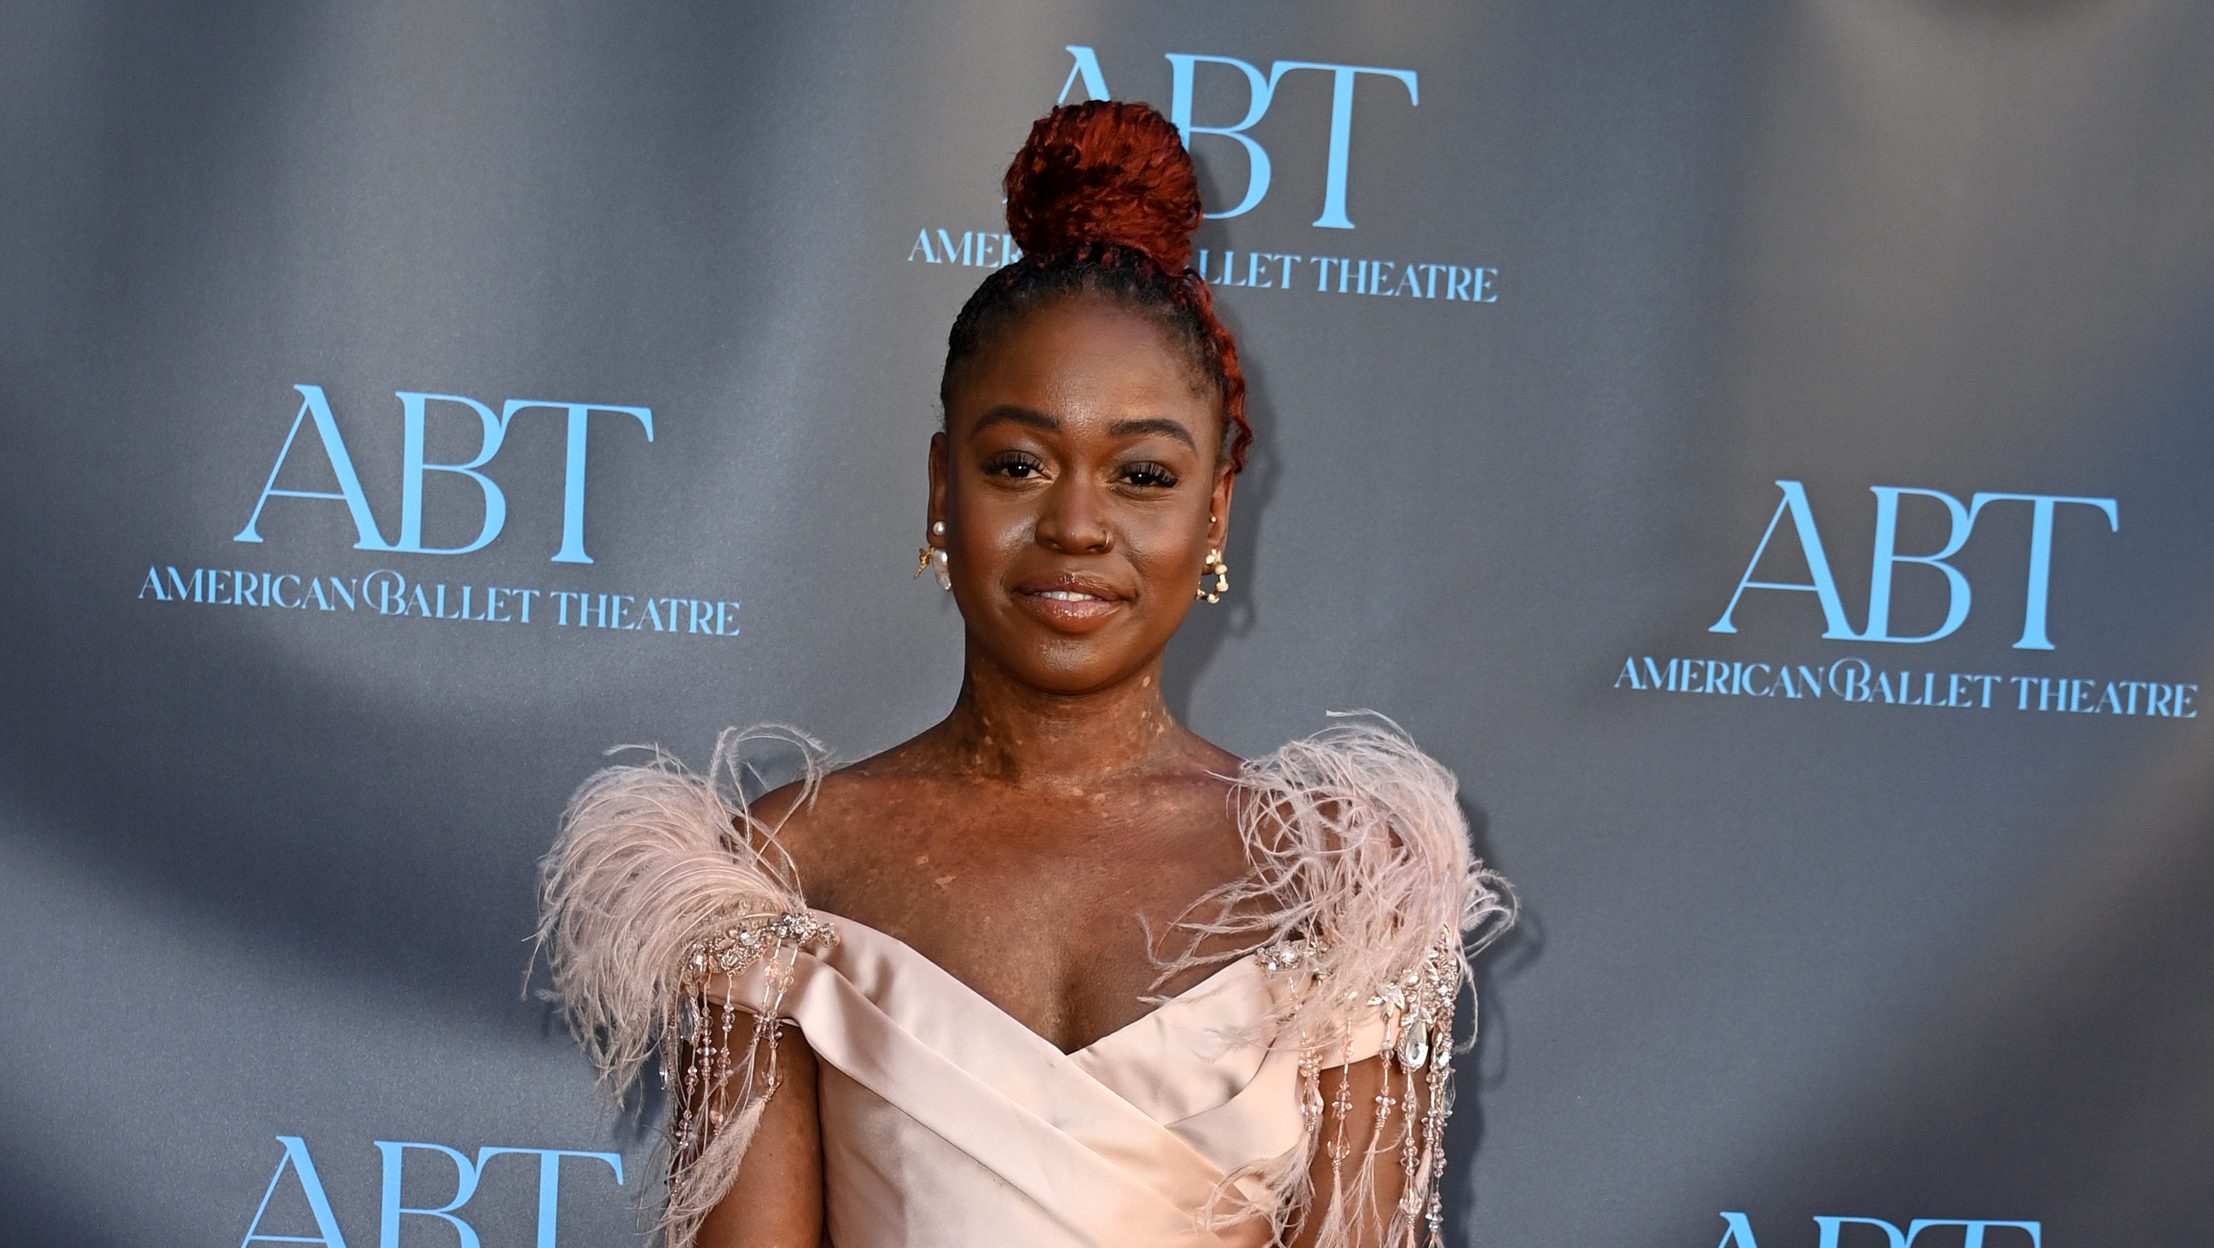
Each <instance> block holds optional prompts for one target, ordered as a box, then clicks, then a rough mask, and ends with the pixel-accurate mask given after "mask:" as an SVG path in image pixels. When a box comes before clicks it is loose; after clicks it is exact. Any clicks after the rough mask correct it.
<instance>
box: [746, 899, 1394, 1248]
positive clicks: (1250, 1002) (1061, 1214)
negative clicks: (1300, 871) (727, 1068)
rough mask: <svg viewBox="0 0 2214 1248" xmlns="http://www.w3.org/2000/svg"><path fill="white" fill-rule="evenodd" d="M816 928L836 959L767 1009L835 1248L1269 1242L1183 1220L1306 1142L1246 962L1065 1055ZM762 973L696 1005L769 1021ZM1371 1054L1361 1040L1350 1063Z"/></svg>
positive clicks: (1376, 1035)
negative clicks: (785, 1030) (792, 1040)
mask: <svg viewBox="0 0 2214 1248" xmlns="http://www.w3.org/2000/svg"><path fill="white" fill-rule="evenodd" d="M809 913H810V915H811V916H812V917H813V918H815V919H816V920H817V921H818V922H820V923H822V924H823V925H824V926H825V927H826V928H827V929H828V930H830V931H832V932H835V933H836V936H837V939H836V943H834V944H830V945H829V946H828V947H826V948H821V949H809V950H802V951H799V952H798V953H797V954H796V955H795V956H794V957H793V958H792V959H791V961H790V962H789V963H788V964H787V965H788V966H789V968H790V971H789V975H790V978H789V980H788V982H787V983H786V984H785V986H784V988H783V991H782V993H781V997H780V999H777V1000H776V1001H775V1005H774V1009H775V1011H776V1013H777V1014H778V1015H779V1016H780V1017H783V1018H786V1019H789V1020H790V1021H791V1022H792V1023H793V1024H794V1025H796V1026H797V1027H798V1028H799V1029H800V1031H801V1032H802V1033H803V1034H804V1035H805V1036H806V1038H807V1042H808V1044H809V1046H810V1047H811V1048H812V1049H813V1050H814V1052H815V1056H816V1058H817V1060H818V1061H819V1062H820V1064H821V1065H822V1067H823V1068H824V1071H823V1076H822V1078H821V1080H820V1083H819V1093H818V1095H819V1112H820V1114H821V1120H822V1138H823V1152H824V1192H825V1200H826V1203H827V1216H828V1220H829V1232H830V1239H831V1242H832V1243H833V1244H834V1245H836V1248H907V1246H909V1245H949V1244H967V1243H984V1242H994V1243H1008V1244H1023V1245H1033V1246H1036V1248H1063V1246H1066V1248H1078V1246H1088V1245H1107V1244H1113V1245H1119V1246H1124V1248H1231V1246H1244V1245H1259V1244H1262V1243H1264V1242H1266V1239H1267V1234H1268V1226H1267V1224H1266V1222H1265V1221H1263V1220H1260V1219H1256V1218H1245V1219H1243V1220H1240V1221H1238V1222H1235V1223H1233V1224H1231V1225H1228V1226H1224V1227H1220V1228H1216V1229H1213V1230H1202V1229H1199V1228H1198V1227H1197V1226H1196V1225H1195V1222H1194V1218H1193V1211H1194V1210H1197V1209H1200V1208H1202V1207H1204V1206H1205V1205H1207V1204H1208V1202H1209V1201H1210V1200H1211V1199H1213V1197H1214V1194H1215V1186H1216V1185H1217V1184H1219V1183H1224V1182H1225V1181H1227V1180H1229V1176H1230V1175H1231V1174H1233V1173H1234V1172H1235V1171H1237V1170H1238V1169H1240V1168H1241V1167H1243V1166H1245V1165H1246V1164H1247V1163H1249V1162H1251V1161H1252V1160H1253V1159H1254V1158H1257V1157H1270V1156H1276V1155H1278V1154H1281V1153H1283V1152H1285V1151H1286V1150H1289V1149H1291V1148H1293V1147H1294V1146H1295V1145H1297V1144H1298V1143H1299V1139H1300V1131H1301V1120H1300V1110H1299V1090H1298V1085H1297V1075H1298V1059H1297V1055H1296V1054H1294V1053H1293V1052H1291V1051H1289V1050H1287V1049H1283V1048H1278V1047H1274V1046H1270V1045H1267V1044H1265V1043H1257V1042H1256V1041H1255V1039H1254V1038H1253V1037H1252V1036H1251V1035H1250V1032H1251V1030H1252V1028H1253V1027H1254V1025H1255V1024H1257V1023H1260V1022H1261V1021H1262V1020H1264V1019H1265V1018H1266V1017H1267V1016H1268V1015H1269V1012H1270V1006H1271V1004H1272V995H1273V993H1274V992H1275V991H1277V990H1278V989H1277V986H1276V984H1275V983H1274V982H1273V980H1272V973H1271V972H1270V971H1268V970H1267V969H1266V968H1264V966H1263V965H1262V964H1261V963H1260V962H1259V961H1257V960H1256V959H1254V958H1251V957H1242V958H1238V959H1235V960H1233V961H1231V962H1229V963H1228V964H1226V965H1224V966H1223V967H1222V968H1221V969H1219V970H1217V971H1215V972H1214V973H1213V974H1211V975H1209V976H1207V978H1205V979H1204V980H1202V981H1200V982H1199V983H1196V984H1193V985H1192V986H1191V987H1189V988H1187V989H1186V990H1185V991H1183V992H1181V993H1178V994H1176V995H1175V996H1172V997H1169V998H1167V999H1165V1000H1163V1001H1161V1002H1159V1003H1158V1004H1157V1005H1155V1006H1154V1008H1152V1009H1151V1010H1150V1011H1148V1012H1147V1013H1146V1014H1144V1015H1142V1016H1141V1017H1139V1018H1137V1019H1136V1020H1134V1021H1132V1022H1130V1023H1129V1024H1127V1025H1125V1026H1123V1027H1121V1028H1118V1029H1117V1030H1115V1031H1113V1032H1111V1033H1109V1034H1107V1035H1105V1036H1102V1037H1100V1038H1099V1039H1097V1040H1094V1041H1093V1042H1091V1043H1090V1044H1087V1045H1085V1046H1084V1047H1083V1048H1081V1049H1078V1050H1076V1051H1075V1052H1073V1053H1063V1052H1061V1051H1060V1049H1058V1048H1057V1047H1055V1046H1054V1045H1053V1044H1052V1043H1051V1042H1050V1041H1048V1040H1046V1039H1045V1038H1044V1037H1042V1036H1040V1035H1038V1034H1037V1033H1036V1032H1033V1031H1031V1030H1030V1029H1029V1028H1027V1027H1025V1026H1024V1025H1023V1024H1022V1023H1020V1022H1018V1021H1016V1020H1015V1019H1014V1018H1013V1017H1011V1016H1010V1015H1008V1014H1007V1013H1006V1012H1005V1011H1004V1010H1002V1009H1000V1008H999V1007H998V1006H997V1005H995V1004H993V1003H992V1002H991V1001H990V1000H988V999H986V998H985V997H984V996H983V995H981V994H980V993H978V992H976V991H975V990H974V989H972V988H970V987H969V986H968V985H966V984H964V983H963V982H961V980H959V979H958V978H956V977H954V976H953V975H952V974H950V973H948V972H947V971H945V970H943V969H942V968H940V967H939V966H938V965H937V964H936V963H934V962H932V961H930V960H929V959H928V958H926V957H924V956H923V955H922V954H921V953H919V952H917V951H916V950H915V949H913V948H912V947H910V946H908V945H907V944H906V943H905V942H903V941H901V940H899V939H898V938H896V937H894V936H891V935H889V934H887V933H884V932H881V931H878V930H877V929H875V928H872V927H868V926H866V925H864V924H861V923H858V922H855V921H853V920H851V919H846V918H843V917H840V916H838V915H834V914H829V913H826V912H823V911H810V912H809ZM772 965H774V963H772V962H765V961H764V962H755V963H754V964H753V965H752V966H750V967H749V968H748V969H747V970H746V971H745V972H743V973H741V974H738V975H735V976H730V977H727V979H726V977H722V976H713V975H711V976H710V977H709V979H708V985H707V987H708V995H709V996H710V997H711V998H717V999H721V1000H724V1001H727V1002H729V1003H732V1004H736V1005H739V1006H741V1007H743V1008H745V1009H747V1010H749V1011H753V1012H758V1011H761V1010H763V1009H766V1008H770V1006H771V1001H772V998H777V996H778V994H775V993H772V992H771V991H770V990H769V988H768V985H767V983H766V979H767V974H768V970H769V968H770V967H771V966H772ZM1382 1037H1383V1029H1382V1024H1381V1022H1380V1021H1372V1022H1371V1024H1370V1025H1369V1026H1367V1027H1364V1028H1362V1029H1361V1034H1359V1035H1357V1036H1355V1037H1353V1038H1352V1042H1351V1052H1350V1054H1349V1060H1360V1059H1361V1058H1365V1057H1368V1056H1371V1055H1373V1054H1374V1053H1376V1051H1377V1050H1378V1048H1379V1046H1380V1045H1381V1043H1382ZM1243 1181H1244V1182H1245V1183H1246V1184H1248V1185H1253V1184H1255V1183H1256V1180H1254V1179H1252V1178H1250V1177H1248V1178H1246V1179H1245V1180H1243ZM1245 1194H1246V1196H1247V1197H1248V1198H1260V1197H1262V1196H1264V1195H1265V1193H1263V1192H1261V1191H1260V1190H1259V1189H1258V1188H1257V1186H1256V1187H1251V1188H1250V1190H1248V1191H1247V1192H1246V1193H1245ZM980 1219H981V1220H980Z"/></svg>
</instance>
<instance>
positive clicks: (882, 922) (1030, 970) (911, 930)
mask: <svg viewBox="0 0 2214 1248" xmlns="http://www.w3.org/2000/svg"><path fill="white" fill-rule="evenodd" d="M1145 812H1146V813H1145V815H1144V816H1143V817H1139V816H1137V815H1136V814H1134V813H1118V812H1117V811H1116V810H1115V809H1112V808H1106V809H1103V808H1100V807H1097V806H1092V805H1085V806H1079V807H1074V808H1056V807H1050V806H1042V805H1034V806H1031V807H1028V808H1020V809H1013V810H994V809H991V808H990V807H985V806H977V805H972V806H971V807H970V808H969V809H967V810H964V811H961V812H959V813H958V814H950V815H949V814H948V813H946V812H942V811H941V812H927V811H921V810H907V811H904V812H902V813H901V814H897V815H893V816H890V817H885V818H881V819H880V820H879V821H878V822H877V823H876V825H875V826H874V827H873V828H872V829H871V830H870V834H869V835H868V836H867V837H866V838H856V839H852V840H848V841H847V843H846V845H845V846H844V847H843V848H844V850H845V852H844V853H842V854H841V855H840V857H841V859H842V861H840V862H839V863H837V864H836V867H835V869H833V870H829V871H828V872H826V873H824V876H825V878H826V883H827V888H826V889H825V890H824V891H823V892H822V893H820V894H818V896H817V898H816V899H815V904H817V905H818V906H820V907H821V908H823V909H826V910H830V911H832V912H833V913H836V914H842V915H846V916H848V917H850V918H852V919H855V920H857V921H859V922H862V923H865V924H867V925H868V926H870V927H873V928H876V929H877V930H878V931H881V932H883V933H885V934H887V935H889V936H892V937H894V938H896V939H898V940H899V941H900V942H902V943H903V944H906V945H907V946H909V947H910V948H911V949H913V950H914V951H915V952H917V953H919V954H921V955H922V956H923V957H925V958H927V959H928V960H930V961H931V962H933V963H935V964H936V965H937V966H938V967H939V968H941V969H942V970H944V971H946V972H947V973H948V974H950V975H952V976H953V977H954V978H956V979H958V980H960V981H961V982H962V983H963V984H964V985H966V986H967V987H968V988H970V989H971V990H973V991H975V992H976V993H978V994H979V995H981V996H983V997H984V998H985V999H986V1000H988V1001H990V1002H991V1003H992V1004H993V1005H994V1006H995V1007H997V1008H998V1009H999V1010H1001V1011H1002V1012H1003V1013H1005V1014H1007V1015H1008V1016H1009V1017H1011V1018H1013V1019H1014V1020H1015V1021H1017V1022H1019V1023H1021V1024H1022V1025H1023V1026H1025V1027H1027V1028H1028V1029H1030V1030H1031V1031H1033V1032H1035V1033H1037V1034H1038V1035H1040V1036H1043V1037H1045V1038H1046V1039H1047V1040H1049V1041H1051V1042H1053V1043H1054V1044H1055V1045H1056V1047H1059V1048H1060V1049H1062V1050H1063V1051H1065V1052H1067V1051H1074V1050H1076V1049H1078V1048H1081V1047H1083V1046H1084V1045H1086V1044H1088V1043H1090V1042H1091V1041H1093V1040H1096V1039H1098V1038H1099V1037H1100V1036H1103V1035H1106V1034H1108V1033H1110V1032H1112V1031H1115V1030H1117V1029H1118V1028H1120V1027H1122V1026H1124V1025H1126V1024H1128V1023H1129V1022H1132V1021H1134V1020H1135V1019H1137V1018H1139V1017H1141V1016H1143V1015H1144V1014H1145V1013H1146V1012H1147V1011H1148V1010H1149V1009H1150V1006H1149V1005H1148V1004H1147V1003H1146V1001H1145V1000H1144V998H1145V997H1147V996H1148V995H1152V994H1156V993H1170V994H1173V993H1175V992H1177V991H1179V990H1181V989H1182V988H1183V987H1185V986H1186V984H1187V983H1189V982H1191V981H1196V980H1197V979H1198V978H1200V977H1201V976H1203V975H1204V974H1205V973H1206V971H1205V970H1203V969H1202V970H1193V971H1188V972H1185V973H1182V974H1180V975H1179V976H1176V977H1172V978H1170V979H1169V980H1167V981H1162V979H1161V977H1160V968H1159V966H1158V964H1157V960H1156V959H1157V958H1159V957H1168V956H1175V955H1179V954H1182V953H1184V952H1186V951H1187V950H1188V949H1189V947H1190V941H1189V938H1188V937H1187V936H1185V935H1184V934H1183V933H1182V932H1181V931H1180V930H1179V929H1178V928H1177V927H1176V924H1177V923H1178V921H1179V920H1181V919H1184V918H1186V917H1188V913H1187V912H1188V911H1189V910H1190V908H1191V906H1192V905H1193V903H1194V902H1196V901H1198V900H1200V899H1201V898H1202V897H1203V896H1205V895H1206V894H1207V893H1208V892H1209V891H1210V890H1212V889H1214V888H1216V887H1217V886H1219V885H1221V884H1223V883H1225V882H1227V881H1229V880H1231V879H1233V878H1236V877H1238V876H1240V875H1242V874H1243V873H1244V872H1245V870H1246V861H1245V856H1244V852H1243V849H1242V847H1241V843H1240V841H1239V839H1238V836H1237V831H1236V828H1235V826H1234V823H1233V822H1232V821H1231V819H1230V818H1229V816H1228V815H1227V813H1226V812H1224V811H1222V810H1220V809H1219V808H1218V809H1213V810H1210V809H1208V808H1207V807H1206V806H1204V805H1193V806H1189V807H1179V806H1178V804H1175V803H1169V804H1166V805H1164V804H1160V803H1149V804H1146V806H1145ZM1149 930H1150V932H1151V933H1152V935H1151V937H1149V935H1148V932H1149ZM1203 952H1204V950H1203Z"/></svg>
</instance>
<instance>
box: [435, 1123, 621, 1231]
mask: <svg viewBox="0 0 2214 1248" xmlns="http://www.w3.org/2000/svg"><path fill="white" fill-rule="evenodd" d="M503 1153H525V1154H529V1155H531V1156H535V1157H537V1158H538V1244H537V1248H554V1227H555V1218H556V1217H557V1216H558V1214H559V1209H560V1205H561V1159H562V1158H564V1157H590V1158H593V1159H595V1160H598V1161H604V1162H606V1163H607V1167H608V1169H610V1170H613V1171H614V1172H615V1186H617V1187H621V1186H622V1185H623V1159H622V1157H621V1156H620V1155H619V1154H616V1153H593V1152H582V1151H578V1150H575V1149H567V1148H490V1147H487V1148H480V1149H478V1150H477V1173H478V1174H482V1173H484V1164H485V1163H486V1162H488V1161H490V1160H492V1159H493V1158H494V1157H498V1156H500V1155H501V1154H503ZM456 1203H459V1202H456ZM452 1207H453V1206H452V1205H449V1206H447V1208H449V1209H450V1208H452Z"/></svg>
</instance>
